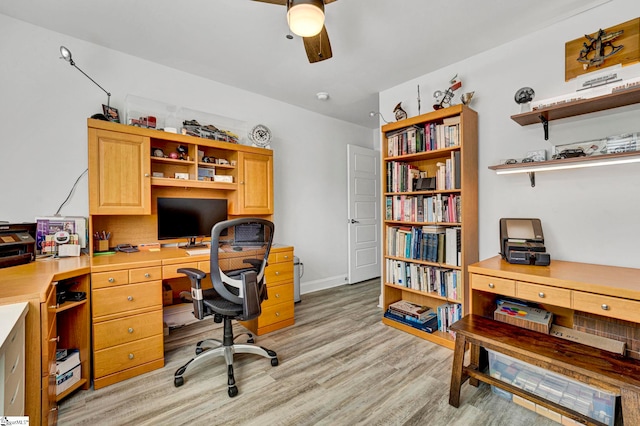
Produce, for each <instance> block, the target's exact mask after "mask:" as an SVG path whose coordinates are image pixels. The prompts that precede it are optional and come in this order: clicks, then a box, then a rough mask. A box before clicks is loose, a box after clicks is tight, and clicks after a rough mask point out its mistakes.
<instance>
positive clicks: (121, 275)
mask: <svg viewBox="0 0 640 426" xmlns="http://www.w3.org/2000/svg"><path fill="white" fill-rule="evenodd" d="M124 284H129V271H128V270H123V271H109V272H96V273H93V274H91V287H92V288H94V289H96V288H104V287H113V286H116V285H124Z"/></svg>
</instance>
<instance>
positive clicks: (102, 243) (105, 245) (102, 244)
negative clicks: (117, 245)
mask: <svg viewBox="0 0 640 426" xmlns="http://www.w3.org/2000/svg"><path fill="white" fill-rule="evenodd" d="M93 251H95V252H100V251H109V240H93Z"/></svg>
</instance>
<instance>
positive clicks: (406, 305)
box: [389, 300, 436, 321]
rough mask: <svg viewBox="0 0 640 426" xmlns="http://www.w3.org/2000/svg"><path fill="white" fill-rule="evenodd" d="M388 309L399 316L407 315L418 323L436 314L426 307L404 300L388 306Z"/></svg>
mask: <svg viewBox="0 0 640 426" xmlns="http://www.w3.org/2000/svg"><path fill="white" fill-rule="evenodd" d="M389 309H390V310H392V311H395V312H396V313H398V314H399V315H408V316H411V317H413V318H416V319H417V320H420V321H425V320H428V319H429V318H431V317H433V316H435V315H436V312H435V311H434V310H433V309H432V308H430V307H428V306H421V305H418V304H417V303H412V302H409V301H406V300H399V301H397V302H393V303H391V304H390V305H389Z"/></svg>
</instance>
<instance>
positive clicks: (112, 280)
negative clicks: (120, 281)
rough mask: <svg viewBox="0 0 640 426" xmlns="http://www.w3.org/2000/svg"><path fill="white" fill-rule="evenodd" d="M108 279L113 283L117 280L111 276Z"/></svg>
mask: <svg viewBox="0 0 640 426" xmlns="http://www.w3.org/2000/svg"><path fill="white" fill-rule="evenodd" d="M107 281H109V282H110V283H113V282H115V281H116V280H115V279H113V278H111V277H110V278H109V279H108V280H107Z"/></svg>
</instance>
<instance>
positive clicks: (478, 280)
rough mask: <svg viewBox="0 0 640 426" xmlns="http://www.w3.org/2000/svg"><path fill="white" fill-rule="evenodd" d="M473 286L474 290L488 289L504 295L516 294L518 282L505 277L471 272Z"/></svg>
mask: <svg viewBox="0 0 640 426" xmlns="http://www.w3.org/2000/svg"><path fill="white" fill-rule="evenodd" d="M471 287H472V288H473V289H474V290H480V291H487V292H490V293H497V294H502V295H504V296H514V297H515V295H516V282H515V281H513V280H506V279H504V278H496V277H488V276H486V275H477V274H471Z"/></svg>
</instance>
